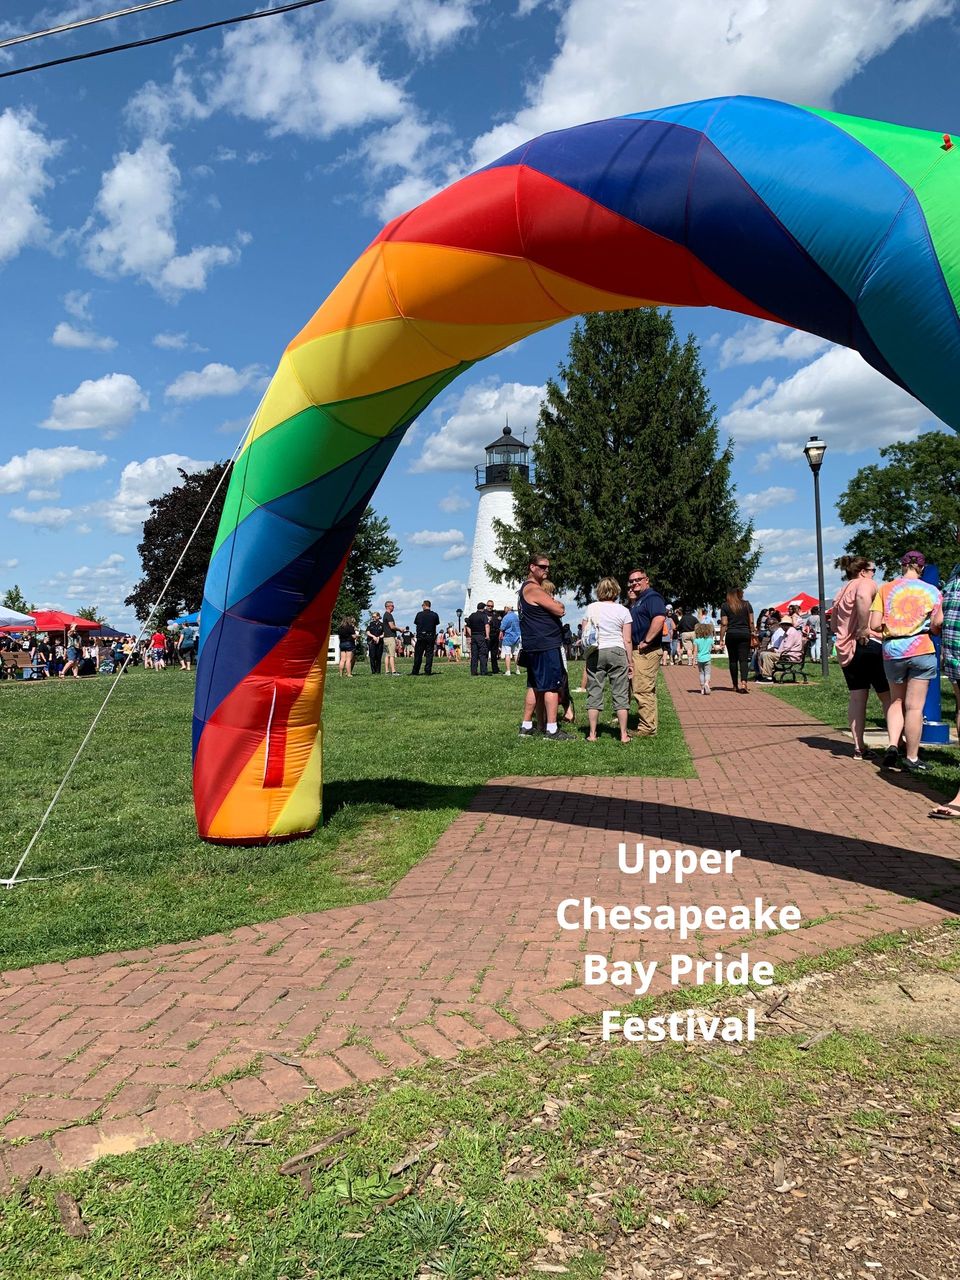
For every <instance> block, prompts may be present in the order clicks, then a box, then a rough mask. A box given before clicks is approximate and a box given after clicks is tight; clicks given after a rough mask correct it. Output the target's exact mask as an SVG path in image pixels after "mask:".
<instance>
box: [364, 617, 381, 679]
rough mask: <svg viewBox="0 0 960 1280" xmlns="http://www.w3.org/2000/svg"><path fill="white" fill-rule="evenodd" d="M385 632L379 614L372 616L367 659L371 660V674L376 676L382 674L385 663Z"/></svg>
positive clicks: (369, 625) (368, 630)
mask: <svg viewBox="0 0 960 1280" xmlns="http://www.w3.org/2000/svg"><path fill="white" fill-rule="evenodd" d="M383 630H384V628H383V623H382V622H381V620H380V615H379V613H374V614H372V615H371V617H370V621H369V622H368V623H367V657H368V658H369V659H370V674H371V675H374V676H378V675H379V674H380V664H381V663H382V662H383Z"/></svg>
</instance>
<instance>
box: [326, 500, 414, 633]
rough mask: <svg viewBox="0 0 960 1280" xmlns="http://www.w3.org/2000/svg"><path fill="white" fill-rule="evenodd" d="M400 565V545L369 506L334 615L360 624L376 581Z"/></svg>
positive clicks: (347, 568) (384, 520)
mask: <svg viewBox="0 0 960 1280" xmlns="http://www.w3.org/2000/svg"><path fill="white" fill-rule="evenodd" d="M399 562H400V545H399V543H398V542H397V540H396V538H392V537H391V536H390V525H389V523H388V521H387V520H386V518H385V517H384V516H378V515H377V513H376V512H375V511H374V509H373V507H367V509H366V511H364V513H363V516H362V517H361V519H360V524H359V526H358V528H357V534H356V537H355V538H354V540H353V546H352V547H351V548H350V558H349V559H348V560H347V567H346V570H345V571H344V575H343V581H342V582H341V583H340V591H339V594H338V595H337V602H336V604H335V605H334V607H333V616H334V618H335V619H337V618H346V617H352V618H356V620H357V622H359V621H360V615H361V614H363V613H366V611H367V610H368V609H369V608H370V604H371V602H372V600H373V579H374V577H375V576H376V575H377V574H378V573H381V572H382V571H383V570H384V569H392V568H393V566H394V565H395V564H399Z"/></svg>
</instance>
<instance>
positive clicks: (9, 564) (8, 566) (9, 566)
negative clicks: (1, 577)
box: [0, 556, 20, 569]
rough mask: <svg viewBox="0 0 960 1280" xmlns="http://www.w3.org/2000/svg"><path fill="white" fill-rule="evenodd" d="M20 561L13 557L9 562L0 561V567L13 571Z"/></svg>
mask: <svg viewBox="0 0 960 1280" xmlns="http://www.w3.org/2000/svg"><path fill="white" fill-rule="evenodd" d="M19 563H20V561H19V560H18V559H17V558H16V556H14V557H13V558H12V559H10V560H0V567H2V568H4V569H15V568H16V567H17V565H18V564H19Z"/></svg>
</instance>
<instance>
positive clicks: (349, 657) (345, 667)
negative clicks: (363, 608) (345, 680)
mask: <svg viewBox="0 0 960 1280" xmlns="http://www.w3.org/2000/svg"><path fill="white" fill-rule="evenodd" d="M337 639H338V640H339V641H340V674H341V675H342V676H352V675H353V655H354V653H355V652H356V649H357V624H356V623H355V622H354V620H353V618H344V620H343V621H342V622H341V623H340V625H339V627H337Z"/></svg>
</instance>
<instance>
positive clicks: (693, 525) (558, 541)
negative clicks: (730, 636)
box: [496, 309, 759, 605]
mask: <svg viewBox="0 0 960 1280" xmlns="http://www.w3.org/2000/svg"><path fill="white" fill-rule="evenodd" d="M532 452H533V463H534V474H533V475H532V477H531V478H530V479H529V480H527V479H524V478H523V477H522V476H519V475H518V476H515V478H514V498H515V508H516V521H517V525H516V528H515V529H510V528H508V527H507V526H505V525H504V524H503V523H502V522H499V521H498V522H497V523H496V530H497V534H498V550H499V552H500V554H501V555H502V556H503V558H504V561H505V563H506V565H507V570H506V572H505V573H503V574H502V575H501V580H516V581H520V580H522V579H523V578H524V577H525V576H526V572H527V564H528V559H529V551H530V549H531V548H540V549H542V550H543V551H546V552H548V553H549V555H550V557H551V560H552V564H553V568H552V570H551V576H552V577H553V578H554V579H555V581H556V582H557V584H558V586H559V587H560V588H561V590H565V591H573V592H575V594H576V597H577V600H578V601H579V602H580V603H581V604H582V603H585V602H586V601H587V600H588V599H589V598H590V597H591V595H592V592H593V590H594V588H595V586H596V584H597V582H598V581H599V580H600V578H602V577H604V576H605V575H606V574H613V575H614V576H616V577H618V578H619V579H620V581H621V583H622V582H624V581H625V577H626V573H627V571H628V570H629V569H631V568H636V567H638V566H642V567H644V568H646V569H647V570H648V572H649V573H650V579H651V582H652V583H653V584H654V585H655V586H656V587H657V588H658V589H659V590H661V591H662V592H663V593H664V594H665V595H666V597H667V598H668V599H674V600H678V599H682V600H684V601H685V602H688V603H689V604H692V605H697V604H709V603H714V602H717V601H719V600H721V599H722V598H723V596H724V595H725V594H726V592H727V590H728V588H729V587H730V586H731V585H732V584H739V585H742V586H743V585H746V583H748V582H749V580H750V578H751V576H752V575H753V573H754V571H755V569H756V566H757V563H758V561H759V552H751V538H752V533H753V526H752V524H751V523H750V522H749V521H743V520H741V518H740V515H739V512H738V510H737V506H736V502H735V500H734V497H733V488H732V485H731V482H730V468H731V464H732V461H733V448H732V445H731V444H728V445H727V446H726V448H724V449H722V450H721V449H720V446H719V435H718V431H717V425H716V417H715V414H714V410H713V406H712V405H711V403H710V400H709V397H708V394H707V389H706V387H705V385H704V382H703V368H702V366H701V364H700V356H699V349H698V347H697V344H696V342H695V341H694V339H693V338H692V337H688V338H687V340H686V342H684V343H680V342H679V341H678V340H677V335H676V331H675V329H674V325H673V319H672V317H671V315H670V313H669V312H659V311H654V310H651V309H640V310H635V311H613V312H602V313H600V314H597V315H591V316H587V317H585V319H584V320H583V321H582V322H581V323H579V324H577V326H576V328H575V329H574V331H573V334H572V335H571V338H570V347H569V353H568V358H567V363H566V364H565V365H561V367H560V370H559V377H558V379H557V380H556V381H554V380H552V379H551V380H549V381H548V382H547V395H546V401H545V403H544V404H543V405H542V406H541V409H540V419H539V423H538V428H537V439H536V442H535V443H534V445H533V449H532Z"/></svg>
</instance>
